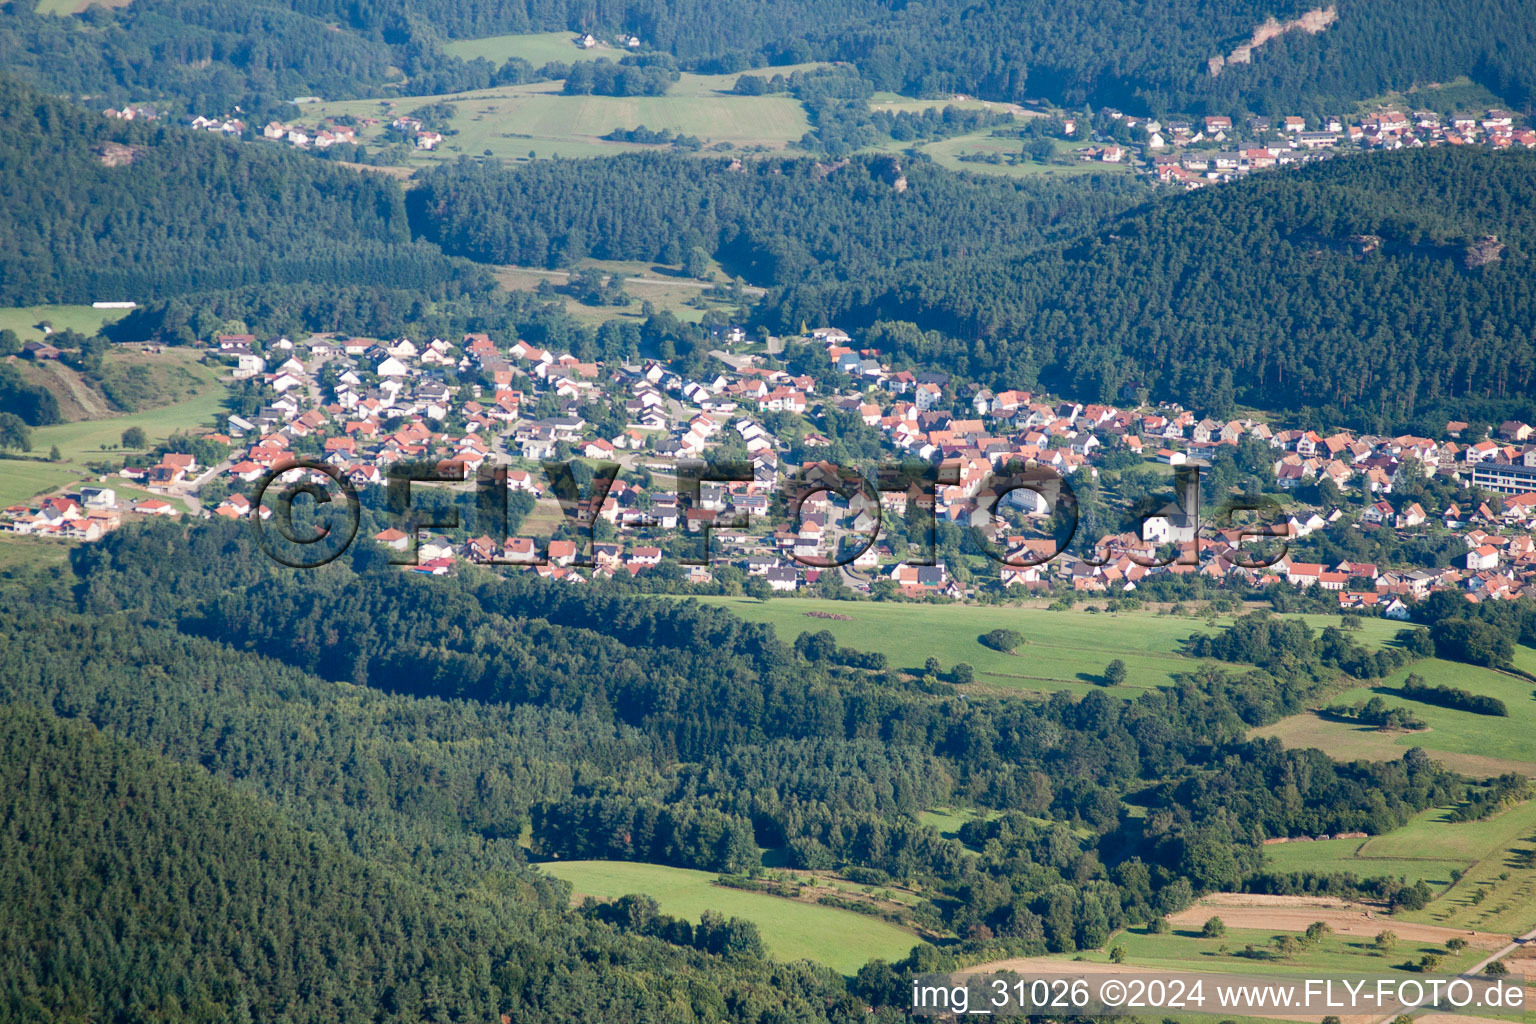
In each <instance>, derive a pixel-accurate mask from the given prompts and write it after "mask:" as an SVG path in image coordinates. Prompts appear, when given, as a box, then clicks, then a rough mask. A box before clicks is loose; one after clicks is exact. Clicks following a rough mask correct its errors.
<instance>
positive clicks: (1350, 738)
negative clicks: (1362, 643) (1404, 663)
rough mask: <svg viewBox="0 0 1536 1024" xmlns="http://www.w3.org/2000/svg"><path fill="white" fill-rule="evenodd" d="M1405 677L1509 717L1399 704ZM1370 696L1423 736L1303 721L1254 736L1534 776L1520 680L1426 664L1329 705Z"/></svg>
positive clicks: (1534, 709) (1349, 753) (1535, 721)
mask: <svg viewBox="0 0 1536 1024" xmlns="http://www.w3.org/2000/svg"><path fill="white" fill-rule="evenodd" d="M1376 621H1380V620H1367V622H1368V623H1371V624H1374V623H1375V622H1376ZM1520 651H1521V652H1522V653H1521V657H1522V658H1525V659H1527V660H1529V659H1530V658H1531V656H1532V654H1536V652H1530V651H1529V650H1528V649H1526V648H1520ZM1410 672H1412V673H1415V674H1417V675H1420V676H1423V677H1424V679H1425V681H1426V682H1428V683H1430V684H1431V685H1444V686H1454V687H1459V688H1462V689H1467V690H1471V691H1473V692H1474V693H1480V694H1487V695H1489V696H1492V697H1497V698H1499V699H1500V700H1502V701H1503V702H1504V704H1505V706H1506V707H1508V708H1509V717H1508V718H1494V717H1490V716H1488V715H1475V714H1472V713H1471V712H1467V711H1455V710H1452V709H1450V708H1441V707H1436V706H1434V705H1432V704H1421V703H1418V702H1416V701H1410V700H1407V699H1405V698H1402V697H1399V696H1398V695H1397V694H1396V692H1395V691H1396V688H1397V687H1398V686H1399V685H1401V683H1402V681H1403V679H1404V678H1406V677H1407V675H1408V674H1409V673H1410ZM1372 695H1380V696H1381V697H1383V698H1384V699H1386V700H1387V701H1388V702H1389V703H1390V704H1393V705H1403V706H1405V707H1409V708H1411V709H1412V710H1413V713H1414V714H1415V715H1417V716H1418V717H1419V718H1422V719H1423V720H1424V721H1425V722H1427V723H1428V724H1429V729H1428V730H1427V731H1421V732H1409V733H1382V732H1377V731H1376V730H1375V729H1369V728H1360V727H1358V726H1355V725H1351V724H1349V723H1347V722H1333V721H1326V720H1324V719H1322V718H1319V717H1318V716H1316V715H1313V714H1311V713H1306V714H1302V715H1296V716H1293V717H1291V718H1288V719H1285V720H1284V721H1281V722H1277V723H1275V724H1274V725H1271V726H1266V727H1265V728H1262V729H1259V730H1258V731H1257V733H1258V735H1263V736H1277V737H1279V738H1280V740H1281V741H1282V742H1283V743H1285V744H1286V745H1287V746H1308V747H1316V748H1317V749H1319V750H1322V751H1324V752H1325V753H1327V754H1328V755H1329V756H1330V757H1334V758H1338V759H1342V760H1349V759H1353V758H1370V759H1377V760H1381V759H1388V758H1397V757H1401V756H1402V753H1403V751H1405V750H1407V749H1408V748H1409V747H1423V748H1424V749H1425V750H1427V751H1430V752H1431V753H1433V754H1435V755H1436V756H1437V757H1438V758H1439V759H1440V760H1442V761H1444V762H1445V763H1446V764H1447V765H1449V766H1450V767H1452V768H1454V769H1455V770H1457V771H1462V772H1466V773H1468V774H1476V775H1496V774H1499V773H1500V772H1504V771H1522V772H1525V773H1526V774H1529V775H1536V741H1533V739H1532V737H1533V736H1536V697H1533V692H1532V686H1531V683H1530V682H1529V681H1527V680H1523V679H1519V678H1517V677H1515V676H1509V675H1505V674H1504V673H1501V672H1495V671H1493V670H1491V669H1486V668H1479V667H1477V666H1475V665H1462V664H1458V663H1455V662H1449V661H1442V660H1440V659H1438V658H1429V659H1425V660H1423V661H1418V662H1415V663H1414V664H1412V665H1411V666H1409V667H1407V668H1404V669H1400V670H1399V671H1397V672H1396V673H1394V674H1393V675H1392V676H1391V677H1389V678H1388V679H1386V680H1384V681H1383V682H1382V683H1381V684H1380V685H1378V686H1374V687H1357V688H1355V689H1351V690H1347V691H1345V692H1344V693H1341V694H1339V695H1338V696H1337V697H1335V698H1333V699H1332V700H1331V701H1330V703H1333V702H1339V703H1355V702H1358V701H1362V700H1366V699H1368V698H1369V697H1371V696H1372Z"/></svg>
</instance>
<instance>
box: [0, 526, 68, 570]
mask: <svg viewBox="0 0 1536 1024" xmlns="http://www.w3.org/2000/svg"><path fill="white" fill-rule="evenodd" d="M78 546H79V545H78V544H76V543H75V542H74V541H68V540H53V539H48V540H44V539H43V538H40V537H22V536H18V535H17V534H14V533H0V573H5V572H9V571H10V570H13V569H22V568H27V569H52V568H54V567H60V566H63V565H64V563H65V562H67V561H68V560H69V552H70V551H71V550H72V549H74V548H76V547H78Z"/></svg>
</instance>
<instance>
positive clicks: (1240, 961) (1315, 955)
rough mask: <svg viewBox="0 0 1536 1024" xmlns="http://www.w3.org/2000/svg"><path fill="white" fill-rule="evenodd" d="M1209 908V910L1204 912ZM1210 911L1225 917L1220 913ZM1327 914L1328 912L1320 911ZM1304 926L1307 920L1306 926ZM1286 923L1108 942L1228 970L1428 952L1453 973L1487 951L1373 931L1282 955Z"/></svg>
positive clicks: (1311, 968)
mask: <svg viewBox="0 0 1536 1024" xmlns="http://www.w3.org/2000/svg"><path fill="white" fill-rule="evenodd" d="M1202 913H1204V911H1202ZM1210 916H1222V915H1220V913H1219V912H1218V913H1215V914H1211V915H1210ZM1319 917H1320V918H1325V917H1326V914H1319ZM1225 919H1226V918H1225V916H1223V920H1225ZM1302 927H1303V928H1304V927H1305V925H1303V926H1302ZM1377 927H1378V928H1379V929H1381V930H1387V929H1391V928H1392V922H1391V920H1390V919H1387V920H1383V921H1381V922H1378V924H1377ZM1288 930H1290V929H1288V928H1287V927H1286V926H1283V925H1278V924H1277V925H1276V926H1274V927H1272V928H1233V927H1230V926H1229V927H1228V928H1227V934H1226V935H1224V936H1223V937H1221V938H1219V939H1206V938H1201V937H1200V926H1199V925H1198V924H1196V925H1187V924H1186V925H1176V926H1175V927H1174V929H1173V931H1172V932H1170V933H1168V934H1166V935H1153V934H1151V933H1150V932H1149V931H1148V930H1147V928H1146V926H1145V925H1138V926H1136V927H1135V928H1128V929H1126V930H1124V931H1121V932H1117V933H1116V934H1115V935H1113V936H1112V937H1111V938H1110V940H1109V943H1108V945H1109V946H1110V947H1114V946H1123V947H1125V952H1126V962H1127V963H1131V964H1135V965H1136V966H1137V967H1152V968H1160V969H1163V970H1175V971H1177V970H1186V971H1214V972H1220V973H1224V974H1273V975H1307V974H1319V973H1324V972H1326V973H1330V974H1380V973H1384V972H1388V971H1391V970H1392V969H1393V968H1394V967H1395V966H1396V965H1398V964H1401V963H1403V962H1405V961H1413V962H1415V963H1417V961H1418V959H1419V957H1420V956H1423V955H1424V954H1426V953H1431V954H1438V955H1441V956H1444V960H1443V962H1442V964H1441V971H1443V972H1444V973H1452V972H1456V971H1460V970H1463V969H1465V968H1467V967H1470V966H1471V965H1473V964H1475V963H1476V962H1477V961H1478V960H1480V959H1482V957H1483V956H1484V955H1486V954H1483V953H1481V952H1480V951H1479V950H1478V949H1477V948H1476V947H1469V948H1467V949H1465V950H1463V951H1462V952H1461V953H1459V954H1447V951H1446V949H1445V947H1444V946H1443V945H1441V944H1439V943H1436V942H1430V941H1425V940H1424V939H1410V938H1408V937H1406V936H1401V933H1399V934H1400V936H1401V937H1400V939H1399V941H1398V943H1397V945H1396V947H1394V948H1393V949H1392V950H1391V951H1390V952H1385V953H1384V952H1381V951H1379V950H1377V949H1375V948H1374V946H1373V936H1372V937H1368V936H1362V935H1345V934H1337V933H1336V934H1333V935H1329V936H1327V937H1325V938H1323V939H1322V940H1320V941H1318V942H1317V943H1316V944H1315V945H1311V946H1308V947H1306V948H1305V949H1303V950H1301V951H1300V952H1298V953H1297V954H1296V955H1294V956H1290V957H1286V956H1281V955H1280V954H1279V953H1278V952H1277V951H1276V949H1275V945H1274V938H1275V936H1276V935H1279V934H1282V933H1284V932H1286V931H1288ZM1078 955H1080V956H1082V957H1083V959H1084V960H1087V961H1088V962H1090V963H1095V962H1097V963H1107V962H1108V961H1109V955H1108V953H1107V952H1103V951H1091V952H1086V953H1081V954H1078Z"/></svg>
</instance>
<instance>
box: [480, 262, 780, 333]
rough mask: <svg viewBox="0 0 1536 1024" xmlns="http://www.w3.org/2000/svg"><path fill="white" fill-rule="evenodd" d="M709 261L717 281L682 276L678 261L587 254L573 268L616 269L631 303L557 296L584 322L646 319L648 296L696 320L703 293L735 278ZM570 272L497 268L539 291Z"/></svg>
mask: <svg viewBox="0 0 1536 1024" xmlns="http://www.w3.org/2000/svg"><path fill="white" fill-rule="evenodd" d="M710 263H711V269H712V270H713V271H714V272H715V273H716V274H717V275H718V280H717V281H699V280H695V279H692V278H688V277H683V276H681V273H680V271H679V270H678V269H677V268H675V267H663V266H658V265H654V264H650V263H646V262H643V261H632V260H630V261H626V260H583V261H582V262H581V263H579V264H577V265H576V266H575V267H574V268H572V269H573V270H574V271H580V270H586V269H594V270H598V271H600V272H602V273H604V274H610V275H611V274H617V275H620V276H621V277H623V278H624V290H625V291H626V292H627V293H628V294H629V296H630V299H631V301H630V304H629V305H627V306H589V305H587V304H586V303H583V302H580V301H578V300H577V299H575V298H573V297H571V296H569V295H565V294H563V293H562V294H560V295H559V296H558V297H559V298H560V299H562V300H564V302H565V308H566V312H568V313H570V314H571V315H572V316H573V317H575V318H576V319H578V320H580V321H582V322H583V323H588V324H592V325H594V326H595V325H598V324H601V323H604V322H606V321H608V320H633V321H635V322H636V323H640V322H643V321H644V320H645V315H644V313H643V312H642V309H643V306H644V303H646V302H649V303H651V305H652V306H653V307H655V308H656V309H658V310H667V311H669V312H671V313H672V314H673V315H674V316H676V317H677V318H678V319H679V320H685V321H688V322H690V323H697V322H698V321H699V319H700V318H701V317H702V316H703V315H704V309H701V308H700V307H699V306H697V305H694V304H692V303H695V302H697V300H698V299H699V298H700V296H701V295H702V294H703V293H704V292H705V291H706V290H707V289H709V288H711V287H714V285H715V284H717V283H724V282H728V281H729V280H730V275H728V274H725V273H724V271H723V269H722V268H721V267H720V265H719V264H718V263H717V262H715V261H713V260H711V261H710ZM571 273H572V271H567V270H544V269H541V268H538V267H514V266H501V267H497V268H496V269H495V271H494V274H495V276H496V280H497V281H498V282H499V283H500V284H501V286H502V287H503V288H506V289H507V290H509V291H534V290H536V289H537V288H538V287H539V286H540V285H541V284H542V283H543V282H545V281H549V282H550V283H551V284H553V285H555V286H556V287H559V286H561V285H563V284H565V283H566V282H567V281H568V280H570V275H571ZM744 291H745V292H746V293H747V294H748V295H749V296H750V298H749V299H748V301H752V299H754V298H755V297H757V296H760V295H761V294H762V289H761V288H747V289H744ZM707 301H708V302H709V308H717V309H734V308H735V306H734V305H733V304H731V303H728V302H721V301H718V300H716V299H714V298H712V297H709V298H707Z"/></svg>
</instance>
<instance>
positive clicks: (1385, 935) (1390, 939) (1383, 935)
mask: <svg viewBox="0 0 1536 1024" xmlns="http://www.w3.org/2000/svg"><path fill="white" fill-rule="evenodd" d="M1375 945H1376V948H1377V949H1379V950H1381V951H1382V952H1383V953H1389V952H1391V951H1392V950H1393V949H1394V948H1396V946H1397V933H1396V932H1392V931H1384V932H1377V933H1376V943H1375Z"/></svg>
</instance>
